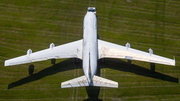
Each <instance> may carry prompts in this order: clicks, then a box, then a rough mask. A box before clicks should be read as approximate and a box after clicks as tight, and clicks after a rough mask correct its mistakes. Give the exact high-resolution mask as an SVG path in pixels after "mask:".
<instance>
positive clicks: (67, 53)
mask: <svg viewBox="0 0 180 101" xmlns="http://www.w3.org/2000/svg"><path fill="white" fill-rule="evenodd" d="M82 43H83V42H82V39H81V40H78V41H74V42H71V43H67V44H64V45H59V46H56V47H53V48H49V49H45V50H41V51H38V52H34V53H31V54H27V55H23V56H20V57H17V58H13V59H9V60H6V61H5V64H4V65H5V66H11V65H18V64H24V63H31V62H36V61H43V60H48V59H60V58H80V59H82Z"/></svg>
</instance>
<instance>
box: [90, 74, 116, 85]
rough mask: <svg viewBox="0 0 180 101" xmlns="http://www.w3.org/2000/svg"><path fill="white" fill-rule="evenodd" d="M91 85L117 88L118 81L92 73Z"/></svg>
mask: <svg viewBox="0 0 180 101" xmlns="http://www.w3.org/2000/svg"><path fill="white" fill-rule="evenodd" d="M93 86H98V87H112V88H118V82H115V81H112V80H108V79H105V78H102V77H99V76H96V75H94V76H93Z"/></svg>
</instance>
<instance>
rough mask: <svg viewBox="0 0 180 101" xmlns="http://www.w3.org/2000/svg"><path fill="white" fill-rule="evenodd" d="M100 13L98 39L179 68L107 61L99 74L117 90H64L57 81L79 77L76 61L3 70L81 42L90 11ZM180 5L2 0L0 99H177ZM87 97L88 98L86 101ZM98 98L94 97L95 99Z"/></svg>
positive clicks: (162, 0) (172, 0)
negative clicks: (32, 55)
mask: <svg viewBox="0 0 180 101" xmlns="http://www.w3.org/2000/svg"><path fill="white" fill-rule="evenodd" d="M89 6H95V7H96V8H97V21H98V35H99V37H100V39H102V40H105V41H109V42H113V43H116V44H120V45H125V44H126V43H127V42H129V43H130V44H131V47H132V48H136V49H139V50H142V51H148V49H149V48H152V49H153V51H154V54H157V55H161V56H165V57H168V58H173V56H175V57H176V66H165V65H159V64H156V68H155V72H153V71H152V70H151V69H150V64H149V63H145V62H139V61H132V63H131V64H128V62H127V60H120V59H105V64H101V63H100V64H99V68H98V69H99V74H100V76H102V77H104V78H107V79H111V80H114V81H117V82H118V83H119V88H117V89H114V88H85V87H80V88H67V89H62V88H61V82H63V81H67V80H70V79H73V78H76V77H79V76H82V75H83V72H82V66H81V63H80V64H79V65H75V64H74V59H60V60H56V64H55V65H52V64H51V61H50V60H47V61H42V62H36V63H33V65H34V73H33V74H32V75H29V69H30V67H29V65H30V64H24V65H18V66H10V67H4V61H5V60H7V59H10V58H14V57H17V56H21V55H25V54H26V52H27V50H28V49H29V48H31V49H32V50H33V52H35V51H39V50H42V49H45V48H49V44H50V43H52V42H53V43H55V45H61V44H64V43H67V42H72V41H76V40H78V39H82V37H83V18H84V15H85V14H86V11H87V7H89ZM179 11H180V1H179V0H131V2H127V1H126V0H89V1H88V0H0V101H3V100H6V101H21V100H22V101H50V100H51V101H82V100H85V101H90V100H91V98H92V99H93V100H92V101H94V100H95V99H96V100H99V101H102V100H103V101H129V100H132V101H134V100H147V101H149V100H168V101H173V100H176V101H179V100H180V83H179V78H180V34H179V32H180V18H179V16H180V12H179ZM88 96H89V97H88ZM97 96H98V98H97Z"/></svg>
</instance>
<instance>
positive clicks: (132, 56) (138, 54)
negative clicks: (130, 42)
mask: <svg viewBox="0 0 180 101" xmlns="http://www.w3.org/2000/svg"><path fill="white" fill-rule="evenodd" d="M98 49H99V59H100V58H121V59H127V60H139V61H145V62H150V63H159V64H165V65H173V66H175V60H172V59H169V58H165V57H162V56H158V55H154V54H150V53H147V52H143V51H139V50H136V49H133V48H128V47H125V46H121V45H117V44H114V43H110V42H106V41H102V40H98Z"/></svg>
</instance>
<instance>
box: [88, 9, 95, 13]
mask: <svg viewBox="0 0 180 101" xmlns="http://www.w3.org/2000/svg"><path fill="white" fill-rule="evenodd" d="M95 11H96V10H94V9H88V12H95Z"/></svg>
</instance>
